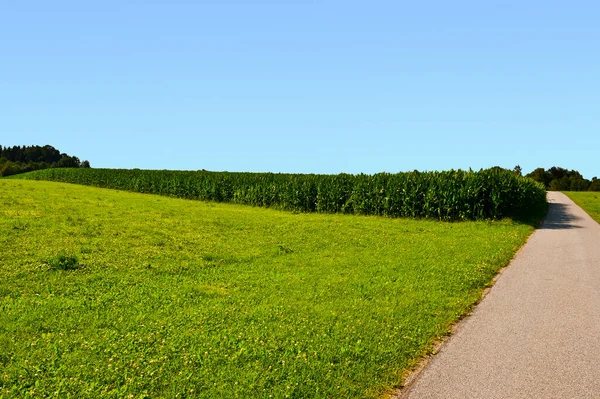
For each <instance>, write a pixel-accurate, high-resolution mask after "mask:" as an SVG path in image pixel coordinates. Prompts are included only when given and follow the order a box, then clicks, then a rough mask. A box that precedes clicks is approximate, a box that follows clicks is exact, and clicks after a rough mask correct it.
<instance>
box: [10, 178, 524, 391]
mask: <svg viewBox="0 0 600 399" xmlns="http://www.w3.org/2000/svg"><path fill="white" fill-rule="evenodd" d="M0 192H1V193H2V195H1V196H0V201H1V203H2V207H1V208H0V231H1V232H2V233H1V234H0V247H1V248H2V251H0V307H1V312H0V397H1V398H13V397H14V398H27V397H32V398H33V397H36V398H37V397H57V398H58V397H60V398H67V397H70V398H196V397H198V398H229V397H232V398H233V397H240V398H269V397H273V398H286V397H289V398H342V397H350V398H363V397H374V398H376V397H382V396H384V395H385V393H386V392H389V391H390V390H391V389H392V388H393V387H397V386H398V385H399V384H401V382H402V378H403V375H404V374H405V372H406V371H407V370H408V369H410V367H411V366H413V365H414V363H415V361H417V360H418V359H419V358H421V357H422V356H423V355H424V354H426V353H427V352H428V351H429V350H431V345H432V342H433V341H434V340H435V339H436V338H439V337H440V336H443V335H444V334H446V333H447V332H448V330H449V327H450V325H451V323H452V322H453V321H455V320H456V319H458V318H459V317H460V316H461V315H464V314H465V313H466V312H468V310H469V309H470V307H471V306H472V305H473V303H475V302H476V301H477V300H478V299H479V298H480V295H481V290H482V288H483V287H485V286H486V285H487V284H489V282H490V281H491V279H492V278H493V276H494V275H495V273H496V272H497V271H498V269H500V268H501V267H502V266H505V265H506V264H507V263H508V262H509V261H510V259H511V258H512V256H513V254H514V253H515V251H516V250H517V249H518V248H519V247H520V246H521V245H522V244H523V243H524V242H525V240H526V238H527V236H528V235H529V234H530V233H531V232H532V231H533V227H531V226H529V225H526V224H518V223H515V222H512V221H509V220H504V221H495V222H485V221H480V222H460V223H444V222H435V221H427V220H407V219H389V218H383V217H366V216H349V215H323V214H303V213H298V214H294V213H290V212H282V211H275V210H269V209H264V208H253V207H245V206H236V205H226V204H215V203H205V202H199V201H190V200H183V199H173V198H166V197H159V196H154V195H144V194H135V193H127V192H119V191H113V190H106V189H99V188H91V187H84V186H76V185H69V184H62V183H51V182H40V181H24V180H0Z"/></svg>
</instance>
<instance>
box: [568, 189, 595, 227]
mask: <svg viewBox="0 0 600 399" xmlns="http://www.w3.org/2000/svg"><path fill="white" fill-rule="evenodd" d="M565 194H566V195H567V196H569V198H571V199H572V200H573V202H575V203H576V204H577V205H579V206H580V207H581V208H582V209H583V210H584V211H586V212H587V213H588V215H590V216H591V217H592V219H594V220H595V221H596V222H598V223H600V192H597V191H570V192H565Z"/></svg>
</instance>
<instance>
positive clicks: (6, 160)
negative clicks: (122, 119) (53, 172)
mask: <svg viewBox="0 0 600 399" xmlns="http://www.w3.org/2000/svg"><path fill="white" fill-rule="evenodd" d="M89 167H90V163H89V162H88V161H83V162H82V161H80V160H79V158H77V157H76V156H71V155H68V154H65V153H61V152H60V151H59V150H57V149H56V148H54V147H52V146H51V145H45V146H43V147H40V146H39V145H32V146H26V145H24V146H18V145H16V146H13V147H3V146H2V145H0V176H10V175H16V174H18V173H25V172H31V171H33V170H39V169H49V168H89Z"/></svg>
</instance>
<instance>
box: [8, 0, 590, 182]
mask: <svg viewBox="0 0 600 399" xmlns="http://www.w3.org/2000/svg"><path fill="white" fill-rule="evenodd" d="M598 21H600V3H598V2H592V1H577V0H574V1H569V2H565V1H560V2H559V1H537V0H533V1H523V0H520V1H512V0H510V1H502V2H500V1H460V0H459V1H453V2H450V1H421V2H405V1H376V0H373V1H362V2H354V1H327V0H324V1H229V0H221V1H210V2H206V1H168V2H167V1H144V2H142V1H131V0H119V1H113V0H104V1H83V0H79V1H61V0H55V1H43V2H42V1H28V0H23V1H14V2H9V1H0V38H1V39H0V61H1V62H0V110H1V111H0V144H2V145H33V144H39V145H43V144H51V145H53V146H55V147H57V148H58V149H60V150H61V151H63V152H67V153H69V154H73V155H76V156H79V157H80V158H81V159H88V160H89V161H90V162H91V164H92V166H93V167H109V168H134V167H138V168H145V169H208V170H229V171H271V172H299V173H339V172H348V173H375V172H380V171H388V172H398V171H408V170H413V169H418V170H445V169H459V168H460V169H468V168H473V169H479V168H486V167H490V166H495V165H499V166H502V167H507V168H512V167H514V166H515V165H517V164H519V165H521V166H522V168H523V170H524V171H525V172H529V171H531V170H533V169H534V168H536V167H540V166H541V167H544V168H549V167H551V166H554V165H556V166H562V167H565V168H568V169H577V170H579V171H580V172H581V173H582V174H583V175H584V176H585V177H587V178H591V177H592V176H600V162H599V159H600V157H599V149H600V107H599V106H600V101H599V100H600V75H599V71H600V24H599V23H598Z"/></svg>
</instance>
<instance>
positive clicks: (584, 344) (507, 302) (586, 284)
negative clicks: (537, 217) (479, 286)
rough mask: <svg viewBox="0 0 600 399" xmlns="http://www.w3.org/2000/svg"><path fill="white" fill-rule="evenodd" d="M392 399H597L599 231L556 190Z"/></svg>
mask: <svg viewBox="0 0 600 399" xmlns="http://www.w3.org/2000/svg"><path fill="white" fill-rule="evenodd" d="M548 199H549V202H550V212H549V214H548V217H547V219H546V221H545V222H544V224H543V225H542V226H541V228H540V229H538V230H536V232H535V233H534V234H533V235H532V236H531V237H530V239H529V241H528V242H527V244H526V245H525V246H524V247H523V248H522V250H521V251H520V252H519V253H518V254H517V256H516V257H515V259H514V260H513V262H512V263H511V265H510V266H509V267H508V268H507V269H506V270H505V271H504V273H503V274H502V275H501V276H500V278H499V279H498V281H497V282H496V284H495V285H494V287H493V288H492V289H491V290H490V292H489V293H488V295H487V296H486V297H485V298H484V300H483V301H482V302H481V303H480V304H479V306H477V308H476V309H475V310H474V311H473V314H472V315H471V316H469V317H467V318H466V319H465V320H464V321H462V322H461V323H460V325H459V327H458V329H457V331H456V333H455V334H454V335H453V336H452V337H451V338H450V339H449V340H448V342H447V343H446V344H445V345H444V346H443V347H442V349H441V350H440V351H439V353H438V354H437V355H435V356H434V357H433V358H432V359H431V361H430V362H429V363H428V364H427V366H426V367H425V368H424V370H423V371H422V372H421V373H420V374H419V375H418V376H417V377H416V379H415V380H414V382H413V383H412V384H411V385H409V386H408V387H407V388H405V390H404V391H403V392H402V393H401V394H400V396H399V398H402V399H406V398H411V399H424V398H444V399H450V398H461V399H463V398H477V399H485V398H511V399H513V398H561V399H564V398H578V399H580V398H600V225H599V224H598V223H596V222H595V221H594V220H592V219H591V218H590V217H589V216H588V215H587V214H586V213H585V212H584V211H583V210H581V208H579V207H578V206H577V205H575V204H574V203H573V202H572V201H571V200H570V199H569V198H567V196H565V195H564V194H561V193H555V192H550V193H548Z"/></svg>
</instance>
